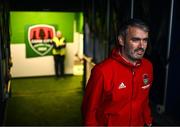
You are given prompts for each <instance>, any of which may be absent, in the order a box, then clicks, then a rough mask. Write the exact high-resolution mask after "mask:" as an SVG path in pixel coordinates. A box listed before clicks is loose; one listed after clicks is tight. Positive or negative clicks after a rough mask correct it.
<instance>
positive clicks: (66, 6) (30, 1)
mask: <svg viewBox="0 0 180 127" xmlns="http://www.w3.org/2000/svg"><path fill="white" fill-rule="evenodd" d="M9 7H10V11H66V12H67V11H70V12H71V11H83V0H59V1H58V0H44V1H43V0H9Z"/></svg>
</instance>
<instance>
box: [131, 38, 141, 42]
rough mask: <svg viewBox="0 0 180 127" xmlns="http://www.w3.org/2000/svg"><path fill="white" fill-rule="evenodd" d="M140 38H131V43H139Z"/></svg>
mask: <svg viewBox="0 0 180 127" xmlns="http://www.w3.org/2000/svg"><path fill="white" fill-rule="evenodd" d="M140 40H141V39H140V38H132V41H140Z"/></svg>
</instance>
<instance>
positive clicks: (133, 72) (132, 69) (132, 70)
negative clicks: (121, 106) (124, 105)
mask: <svg viewBox="0 0 180 127" xmlns="http://www.w3.org/2000/svg"><path fill="white" fill-rule="evenodd" d="M131 72H132V93H131V103H130V119H129V126H131V120H132V101H133V95H134V74H135V71H134V68H131Z"/></svg>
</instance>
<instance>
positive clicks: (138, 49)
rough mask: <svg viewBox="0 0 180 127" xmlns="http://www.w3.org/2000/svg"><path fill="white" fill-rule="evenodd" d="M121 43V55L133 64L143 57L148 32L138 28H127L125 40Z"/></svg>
mask: <svg viewBox="0 0 180 127" xmlns="http://www.w3.org/2000/svg"><path fill="white" fill-rule="evenodd" d="M122 41H123V43H122V44H121V45H122V46H123V48H122V55H123V56H124V57H125V58H126V59H127V60H129V61H130V62H135V61H137V60H139V59H141V58H142V57H143V56H144V53H145V50H146V48H147V43H148V32H146V31H144V30H142V29H140V28H138V27H129V28H128V31H127V35H126V38H125V39H123V40H122Z"/></svg>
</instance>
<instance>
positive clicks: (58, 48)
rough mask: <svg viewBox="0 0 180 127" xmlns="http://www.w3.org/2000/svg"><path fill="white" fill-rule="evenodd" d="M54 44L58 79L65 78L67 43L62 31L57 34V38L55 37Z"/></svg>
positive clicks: (53, 52)
mask: <svg viewBox="0 0 180 127" xmlns="http://www.w3.org/2000/svg"><path fill="white" fill-rule="evenodd" d="M52 42H53V43H52V44H53V49H52V54H53V56H54V64H55V74H56V77H60V76H64V59H65V47H66V43H65V38H64V37H63V36H62V33H61V31H57V32H56V36H55V37H53V39H52Z"/></svg>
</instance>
